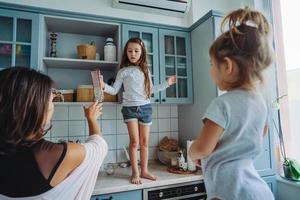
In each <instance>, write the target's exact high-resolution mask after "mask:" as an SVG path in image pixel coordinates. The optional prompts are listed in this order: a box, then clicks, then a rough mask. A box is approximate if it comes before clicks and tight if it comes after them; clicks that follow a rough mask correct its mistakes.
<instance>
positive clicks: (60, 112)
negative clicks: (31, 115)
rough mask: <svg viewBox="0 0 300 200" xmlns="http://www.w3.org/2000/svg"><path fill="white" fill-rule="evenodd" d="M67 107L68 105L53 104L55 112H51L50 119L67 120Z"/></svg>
mask: <svg viewBox="0 0 300 200" xmlns="http://www.w3.org/2000/svg"><path fill="white" fill-rule="evenodd" d="M68 119H69V108H68V106H62V105H58V106H55V112H54V113H53V117H52V120H68Z"/></svg>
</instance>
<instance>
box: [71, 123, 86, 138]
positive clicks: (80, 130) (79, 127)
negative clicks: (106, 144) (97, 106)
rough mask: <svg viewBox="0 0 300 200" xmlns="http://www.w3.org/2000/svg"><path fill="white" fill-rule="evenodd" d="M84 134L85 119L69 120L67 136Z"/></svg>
mask: <svg viewBox="0 0 300 200" xmlns="http://www.w3.org/2000/svg"><path fill="white" fill-rule="evenodd" d="M85 135H86V134H85V121H69V137H74V136H85Z"/></svg>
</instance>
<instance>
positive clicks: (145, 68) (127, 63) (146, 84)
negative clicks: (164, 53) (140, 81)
mask: <svg viewBox="0 0 300 200" xmlns="http://www.w3.org/2000/svg"><path fill="white" fill-rule="evenodd" d="M129 43H137V44H139V45H140V46H141V50H142V53H141V57H140V59H139V61H138V62H137V63H135V64H134V63H131V62H130V61H129V59H128V56H127V48H128V44H129ZM130 65H136V66H139V67H140V69H141V70H142V72H143V73H144V76H145V81H144V88H145V93H146V96H147V98H150V96H151V88H150V78H151V77H149V69H148V66H147V52H146V48H145V45H144V42H143V41H142V40H141V39H140V38H130V39H129V40H128V41H127V43H126V45H125V47H124V50H123V55H122V60H121V63H120V68H123V67H128V66H130Z"/></svg>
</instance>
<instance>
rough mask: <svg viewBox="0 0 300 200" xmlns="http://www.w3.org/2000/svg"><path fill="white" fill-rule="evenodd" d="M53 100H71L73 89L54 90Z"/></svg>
mask: <svg viewBox="0 0 300 200" xmlns="http://www.w3.org/2000/svg"><path fill="white" fill-rule="evenodd" d="M53 94H54V95H55V96H54V98H53V102H72V101H73V96H74V90H55V92H53Z"/></svg>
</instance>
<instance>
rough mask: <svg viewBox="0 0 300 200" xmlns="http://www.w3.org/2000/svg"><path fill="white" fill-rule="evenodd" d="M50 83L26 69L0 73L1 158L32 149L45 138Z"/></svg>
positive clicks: (15, 68)
mask: <svg viewBox="0 0 300 200" xmlns="http://www.w3.org/2000/svg"><path fill="white" fill-rule="evenodd" d="M52 86H53V81H52V80H51V78H50V77H48V76H47V75H44V74H42V73H40V72H37V71H36V70H34V69H30V68H26V67H11V68H7V69H4V70H2V71H0V155H5V154H10V153H13V152H15V150H16V149H17V148H19V147H22V146H31V145H32V144H34V143H36V142H37V141H39V140H40V139H41V138H42V137H43V135H44V132H45V131H44V124H43V123H44V118H45V113H46V112H47V109H48V103H49V99H50V95H51V88H52Z"/></svg>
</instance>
